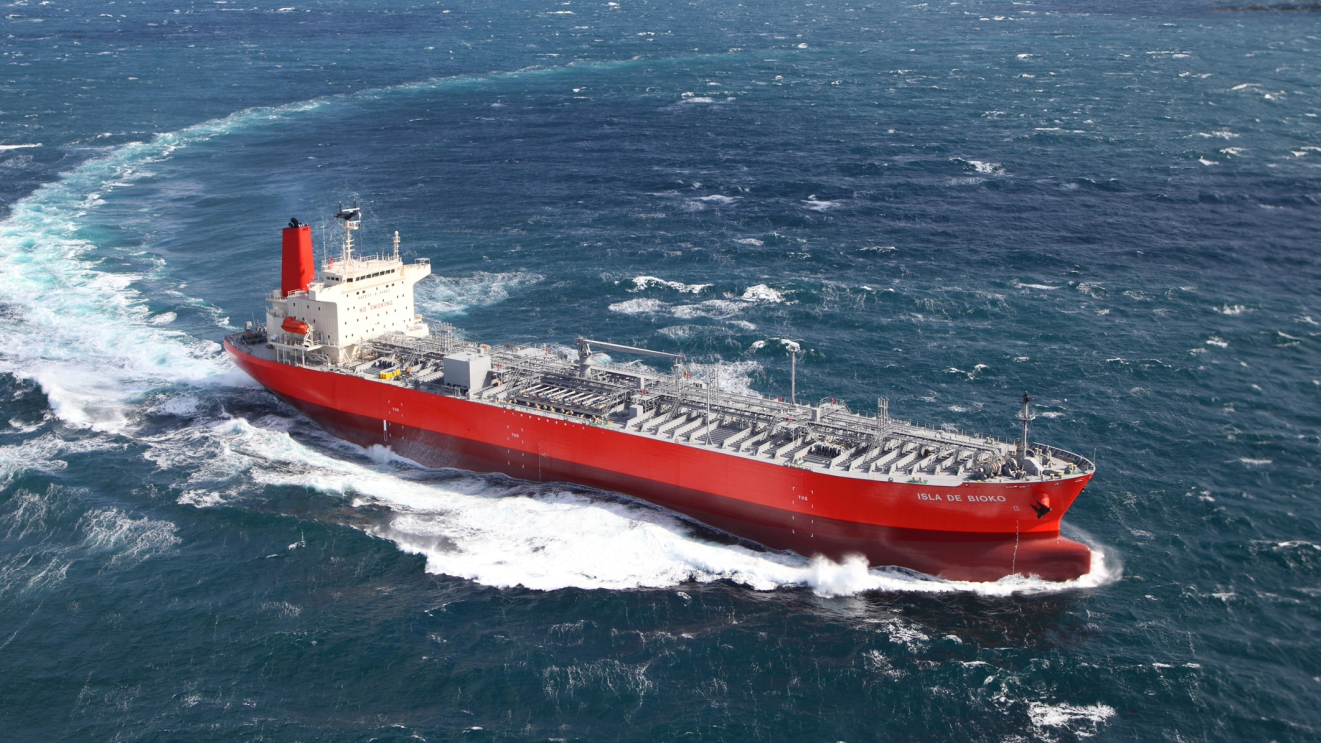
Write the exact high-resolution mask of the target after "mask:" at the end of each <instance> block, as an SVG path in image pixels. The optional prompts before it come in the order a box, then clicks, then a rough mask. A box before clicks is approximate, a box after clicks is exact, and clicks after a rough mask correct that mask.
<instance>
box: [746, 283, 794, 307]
mask: <svg viewBox="0 0 1321 743" xmlns="http://www.w3.org/2000/svg"><path fill="white" fill-rule="evenodd" d="M739 298H740V299H742V300H743V301H745V302H769V303H772V304H774V303H778V302H783V301H784V295H783V294H781V293H780V292H778V291H776V290H774V289H772V288H770V287H769V286H766V285H765V284H755V285H753V286H750V287H748V288H747V289H744V290H743V295H742V296H741V297H739Z"/></svg>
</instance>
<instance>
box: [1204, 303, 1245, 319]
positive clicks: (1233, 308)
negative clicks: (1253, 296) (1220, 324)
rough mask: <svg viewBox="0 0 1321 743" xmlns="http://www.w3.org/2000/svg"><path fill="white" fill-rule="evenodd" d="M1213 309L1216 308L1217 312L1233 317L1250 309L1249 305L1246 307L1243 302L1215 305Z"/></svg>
mask: <svg viewBox="0 0 1321 743" xmlns="http://www.w3.org/2000/svg"><path fill="white" fill-rule="evenodd" d="M1212 309H1214V310H1215V311H1216V312H1219V313H1220V314H1222V315H1229V316H1231V317H1232V316H1234V315H1241V314H1243V313H1244V312H1248V311H1249V310H1248V308H1247V307H1244V306H1243V305H1241V304H1235V305H1230V304H1226V305H1224V306H1222V307H1214V308H1212Z"/></svg>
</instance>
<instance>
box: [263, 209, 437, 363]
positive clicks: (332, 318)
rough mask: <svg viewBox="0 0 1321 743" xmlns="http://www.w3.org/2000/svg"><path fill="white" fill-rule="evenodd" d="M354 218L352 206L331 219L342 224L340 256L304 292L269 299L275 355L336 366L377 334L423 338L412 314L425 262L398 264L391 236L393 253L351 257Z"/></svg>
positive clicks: (268, 317)
mask: <svg viewBox="0 0 1321 743" xmlns="http://www.w3.org/2000/svg"><path fill="white" fill-rule="evenodd" d="M359 215H360V212H359V210H358V208H357V207H353V208H351V209H341V210H340V213H339V214H337V215H335V216H336V218H338V219H342V220H343V221H344V245H343V249H342V251H341V252H340V257H339V258H338V259H335V258H330V259H328V260H326V261H324V262H322V263H321V265H319V266H318V267H317V272H316V278H315V280H314V281H312V282H311V283H309V284H308V286H307V290H306V291H293V292H290V293H289V294H288V295H287V296H284V295H283V292H282V291H281V290H276V291H275V292H273V293H272V294H271V295H270V297H269V299H270V307H268V308H267V310H266V333H267V337H268V339H269V341H270V343H271V344H272V345H273V346H274V347H275V348H276V350H277V351H280V352H281V355H285V354H290V355H293V356H295V357H299V358H301V357H303V356H305V355H306V354H308V353H311V352H316V353H322V354H324V355H325V356H326V358H327V359H328V360H329V361H330V362H331V363H333V364H340V363H344V362H347V361H352V360H354V359H356V358H358V355H359V345H360V344H361V343H362V342H363V341H366V340H370V339H372V338H376V337H379V336H381V335H383V334H386V333H390V332H399V333H403V334H404V335H406V336H409V337H413V338H421V337H425V336H426V335H427V334H428V332H429V330H428V328H427V325H426V323H425V322H423V320H422V316H421V315H419V314H417V313H416V312H415V311H414V307H413V285H414V284H416V283H417V282H418V281H419V280H421V279H422V278H423V277H425V276H427V275H428V274H430V273H431V262H430V261H429V260H427V259H425V258H424V259H420V260H418V261H416V262H414V263H404V262H403V260H402V259H401V258H400V257H399V233H397V232H396V233H395V236H394V252H393V254H390V255H376V256H371V257H367V258H358V257H355V256H354V255H353V231H354V230H356V229H357V228H358V224H359ZM289 318H293V320H292V321H291V320H290V319H289ZM300 322H301V323H305V324H306V328H305V329H304V328H303V327H302V325H301V324H300ZM299 331H303V332H299Z"/></svg>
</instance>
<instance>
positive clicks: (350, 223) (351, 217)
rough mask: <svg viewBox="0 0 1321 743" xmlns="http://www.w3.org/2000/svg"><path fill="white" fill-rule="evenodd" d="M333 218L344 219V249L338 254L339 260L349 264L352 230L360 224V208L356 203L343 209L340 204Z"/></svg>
mask: <svg viewBox="0 0 1321 743" xmlns="http://www.w3.org/2000/svg"><path fill="white" fill-rule="evenodd" d="M335 219H342V220H344V250H343V252H342V253H341V254H340V260H342V261H343V262H344V265H345V266H347V265H349V261H351V260H353V231H354V230H356V229H358V227H359V226H361V225H362V210H361V209H359V208H358V205H357V204H354V205H353V206H351V207H349V208H347V209H345V208H344V205H343V204H341V205H340V207H339V211H337V212H335Z"/></svg>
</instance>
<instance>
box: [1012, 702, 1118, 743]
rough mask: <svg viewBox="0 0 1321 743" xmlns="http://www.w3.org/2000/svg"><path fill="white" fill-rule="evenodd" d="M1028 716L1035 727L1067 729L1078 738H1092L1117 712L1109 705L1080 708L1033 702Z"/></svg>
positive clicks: (1030, 704) (1028, 708)
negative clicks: (1101, 725)
mask: <svg viewBox="0 0 1321 743" xmlns="http://www.w3.org/2000/svg"><path fill="white" fill-rule="evenodd" d="M1027 716H1028V719H1029V720H1031V721H1032V725H1033V726H1034V727H1037V728H1046V727H1054V728H1067V729H1068V730H1069V731H1070V732H1072V733H1073V734H1074V735H1077V736H1078V737H1090V736H1091V735H1093V734H1095V733H1096V731H1097V728H1098V727H1099V726H1100V724H1101V723H1103V722H1105V721H1106V720H1108V719H1110V718H1111V717H1114V716H1115V710H1114V708H1113V707H1111V706H1109V705H1107V704H1091V705H1087V706H1078V705H1072V704H1046V703H1045V702H1036V701H1033V702H1029V703H1028V707H1027Z"/></svg>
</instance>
